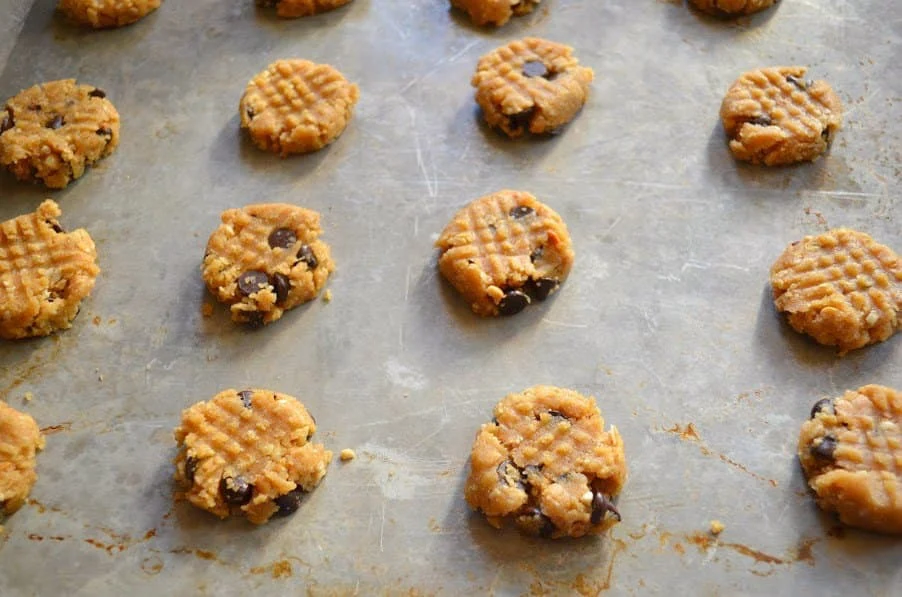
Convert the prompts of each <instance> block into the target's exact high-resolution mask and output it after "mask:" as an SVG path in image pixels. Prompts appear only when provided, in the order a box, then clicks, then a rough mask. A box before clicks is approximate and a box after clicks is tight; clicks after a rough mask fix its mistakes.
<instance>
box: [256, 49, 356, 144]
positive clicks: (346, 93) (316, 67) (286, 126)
mask: <svg viewBox="0 0 902 597" xmlns="http://www.w3.org/2000/svg"><path fill="white" fill-rule="evenodd" d="M359 96H360V91H359V90H358V88H357V85H354V84H352V83H350V82H349V81H348V80H347V79H345V78H344V76H343V75H342V74H341V73H340V72H338V71H337V70H335V69H334V68H332V67H331V66H329V65H328V64H315V63H313V62H310V61H308V60H277V61H276V62H273V63H272V64H270V65H269V66H268V67H267V68H266V70H264V71H263V72H261V73H260V74H258V75H257V76H256V77H254V78H253V79H251V81H250V83H248V84H247V89H246V90H245V92H244V95H243V96H242V97H241V103H240V106H239V113H240V116H241V128H243V129H247V131H248V134H249V135H250V138H251V140H252V141H253V142H254V144H255V145H256V146H257V147H259V148H260V149H262V150H264V151H271V152H273V153H278V154H280V155H281V156H282V157H285V156H287V155H288V154H291V153H309V152H312V151H317V150H319V149H322V148H323V147H325V146H326V145H328V144H330V143H332V142H333V141H334V140H335V139H337V138H338V136H339V135H341V133H342V132H343V131H344V130H345V127H347V125H348V122H349V121H350V120H351V116H352V115H353V113H354V105H355V104H356V103H357V99H358V97H359Z"/></svg>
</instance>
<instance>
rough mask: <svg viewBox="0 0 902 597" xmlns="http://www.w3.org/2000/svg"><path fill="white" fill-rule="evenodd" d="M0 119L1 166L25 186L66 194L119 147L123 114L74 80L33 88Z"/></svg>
mask: <svg viewBox="0 0 902 597" xmlns="http://www.w3.org/2000/svg"><path fill="white" fill-rule="evenodd" d="M5 109H6V113H5V114H4V113H0V164H2V165H3V166H4V167H6V168H7V169H8V170H9V171H10V172H12V173H13V174H14V175H15V176H16V178H18V179H19V180H23V181H33V180H41V181H43V182H44V184H45V185H47V186H48V187H49V188H51V189H62V188H64V187H65V186H66V185H68V184H69V182H70V181H72V180H75V179H76V178H79V177H81V175H82V174H84V173H85V168H86V167H88V166H93V165H94V164H95V163H96V162H97V161H98V160H100V159H101V158H104V157H106V156H108V155H110V154H111V153H112V152H113V150H114V149H115V148H116V146H117V145H119V113H118V112H117V111H116V108H115V107H114V106H113V104H112V103H111V102H110V100H108V99H106V93H104V92H103V90H101V89H97V88H96V87H92V86H90V85H77V84H76V83H75V79H64V80H61V81H51V82H49V83H42V84H40V85H35V86H34V87H29V88H28V89H25V90H24V91H21V92H20V93H19V94H18V95H16V96H14V97H12V98H10V99H9V100H8V101H7V102H6V107H5Z"/></svg>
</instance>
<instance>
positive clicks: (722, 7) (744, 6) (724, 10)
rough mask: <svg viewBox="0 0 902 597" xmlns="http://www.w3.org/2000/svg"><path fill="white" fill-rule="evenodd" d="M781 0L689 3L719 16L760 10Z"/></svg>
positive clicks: (690, 0)
mask: <svg viewBox="0 0 902 597" xmlns="http://www.w3.org/2000/svg"><path fill="white" fill-rule="evenodd" d="M779 1H780V0H689V4H691V5H692V6H694V7H695V8H697V9H698V10H700V11H702V12H706V13H708V14H711V15H714V16H718V17H737V16H741V15H750V14H754V13H756V12H760V11H762V10H764V9H765V8H770V7H771V6H773V5H774V4H777V3H778V2H779Z"/></svg>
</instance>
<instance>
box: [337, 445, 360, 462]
mask: <svg viewBox="0 0 902 597" xmlns="http://www.w3.org/2000/svg"><path fill="white" fill-rule="evenodd" d="M339 458H341V461H342V462H347V461H349V460H354V459H355V458H357V454H356V453H355V452H354V450H352V449H351V448H345V449H344V450H342V451H341V454H339Z"/></svg>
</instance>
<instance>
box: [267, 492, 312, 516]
mask: <svg viewBox="0 0 902 597" xmlns="http://www.w3.org/2000/svg"><path fill="white" fill-rule="evenodd" d="M305 495H306V492H305V491H304V490H303V489H302V488H300V487H298V488H297V489H292V490H291V491H289V492H288V493H286V494H285V495H280V496H279V497H277V498H276V499H275V500H274V501H275V503H276V506H278V507H279V509H278V511H276V516H288V515H289V514H294V513H295V512H297V511H298V508H300V507H301V502H303V501H304V496H305Z"/></svg>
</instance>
